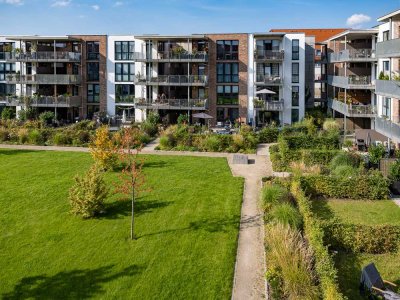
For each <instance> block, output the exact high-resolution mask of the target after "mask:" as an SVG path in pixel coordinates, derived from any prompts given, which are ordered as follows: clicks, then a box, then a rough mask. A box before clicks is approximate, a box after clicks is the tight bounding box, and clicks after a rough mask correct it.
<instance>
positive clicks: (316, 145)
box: [279, 134, 339, 150]
mask: <svg viewBox="0 0 400 300" xmlns="http://www.w3.org/2000/svg"><path fill="white" fill-rule="evenodd" d="M279 143H280V144H282V143H286V144H287V147H288V150H298V149H320V150H322V149H325V150H334V149H339V136H337V135H321V136H309V135H306V134H297V135H292V136H284V135H281V136H280V137H279Z"/></svg>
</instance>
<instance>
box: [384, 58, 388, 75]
mask: <svg viewBox="0 0 400 300" xmlns="http://www.w3.org/2000/svg"><path fill="white" fill-rule="evenodd" d="M383 72H384V73H385V74H387V73H388V72H389V61H388V60H385V61H383Z"/></svg>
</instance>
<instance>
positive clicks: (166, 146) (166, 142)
mask: <svg viewBox="0 0 400 300" xmlns="http://www.w3.org/2000/svg"><path fill="white" fill-rule="evenodd" d="M173 146H174V145H173V141H172V139H171V136H170V135H164V136H162V137H160V149H161V150H170V149H171V148H173Z"/></svg>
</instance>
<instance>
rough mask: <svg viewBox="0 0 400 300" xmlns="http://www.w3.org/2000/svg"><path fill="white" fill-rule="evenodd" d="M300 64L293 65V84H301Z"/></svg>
mask: <svg viewBox="0 0 400 300" xmlns="http://www.w3.org/2000/svg"><path fill="white" fill-rule="evenodd" d="M299 80H300V78H299V63H292V83H299Z"/></svg>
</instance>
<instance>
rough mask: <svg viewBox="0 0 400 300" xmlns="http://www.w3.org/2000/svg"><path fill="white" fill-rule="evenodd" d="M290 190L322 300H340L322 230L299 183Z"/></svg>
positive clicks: (335, 276) (294, 184) (335, 273)
mask: <svg viewBox="0 0 400 300" xmlns="http://www.w3.org/2000/svg"><path fill="white" fill-rule="evenodd" d="M290 190H291V192H292V195H293V196H294V198H295V200H296V202H297V205H298V207H299V211H300V213H301V215H302V217H303V228H304V235H305V238H306V239H307V241H308V244H309V247H310V248H311V249H312V251H313V254H314V257H315V261H314V264H315V270H316V273H317V276H318V280H319V282H320V289H321V291H322V296H323V297H322V298H323V299H329V300H342V299H344V297H343V295H342V294H341V293H340V291H339V286H338V283H337V271H336V269H335V267H334V263H333V259H332V257H331V256H330V254H329V252H328V249H327V247H326V246H325V245H324V230H323V229H322V227H321V225H320V222H319V221H318V219H317V218H315V217H314V216H313V213H312V210H311V202H310V200H309V199H308V198H307V197H306V196H305V194H304V192H303V191H302V189H301V184H300V182H299V181H297V180H295V181H293V182H292V185H291V189H290Z"/></svg>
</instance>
